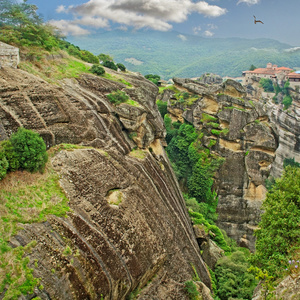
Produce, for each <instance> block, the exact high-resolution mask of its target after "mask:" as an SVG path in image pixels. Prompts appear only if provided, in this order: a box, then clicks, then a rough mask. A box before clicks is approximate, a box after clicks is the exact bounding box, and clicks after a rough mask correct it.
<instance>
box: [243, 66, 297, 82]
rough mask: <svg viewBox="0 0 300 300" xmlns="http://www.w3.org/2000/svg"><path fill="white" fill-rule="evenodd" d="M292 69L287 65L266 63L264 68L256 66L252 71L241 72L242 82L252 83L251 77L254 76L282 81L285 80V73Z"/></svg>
mask: <svg viewBox="0 0 300 300" xmlns="http://www.w3.org/2000/svg"><path fill="white" fill-rule="evenodd" d="M292 71H293V70H292V69H290V68H287V67H278V66H277V65H273V64H272V63H268V64H267V67H266V68H257V69H255V70H253V71H244V72H243V84H244V85H248V84H252V83H253V80H252V77H256V78H259V79H261V78H266V79H271V80H274V81H277V82H278V83H282V82H283V81H286V80H287V75H288V74H289V73H290V72H292Z"/></svg>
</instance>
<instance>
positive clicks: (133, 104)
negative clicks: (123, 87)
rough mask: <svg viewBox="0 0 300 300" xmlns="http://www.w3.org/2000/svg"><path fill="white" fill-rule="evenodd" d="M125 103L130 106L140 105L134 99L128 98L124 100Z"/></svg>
mask: <svg viewBox="0 0 300 300" xmlns="http://www.w3.org/2000/svg"><path fill="white" fill-rule="evenodd" d="M125 103H126V104H128V105H131V106H135V107H141V105H140V104H139V103H138V102H136V101H134V100H132V99H130V98H129V99H128V100H127V101H125Z"/></svg>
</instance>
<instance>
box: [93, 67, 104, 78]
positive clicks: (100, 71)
mask: <svg viewBox="0 0 300 300" xmlns="http://www.w3.org/2000/svg"><path fill="white" fill-rule="evenodd" d="M90 72H91V73H93V74H96V75H99V76H100V75H103V74H104V73H105V70H104V68H103V67H101V66H99V65H93V66H92V67H91V68H90Z"/></svg>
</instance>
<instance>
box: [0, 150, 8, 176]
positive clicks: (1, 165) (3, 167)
mask: <svg viewBox="0 0 300 300" xmlns="http://www.w3.org/2000/svg"><path fill="white" fill-rule="evenodd" d="M7 169H8V161H7V159H6V157H5V155H4V152H2V151H1V152H0V180H2V179H3V178H4V177H5V175H6V173H7Z"/></svg>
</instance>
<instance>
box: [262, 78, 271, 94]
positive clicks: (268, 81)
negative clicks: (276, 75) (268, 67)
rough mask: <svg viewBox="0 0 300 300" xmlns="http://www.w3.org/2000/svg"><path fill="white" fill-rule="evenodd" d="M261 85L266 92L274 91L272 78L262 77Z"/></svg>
mask: <svg viewBox="0 0 300 300" xmlns="http://www.w3.org/2000/svg"><path fill="white" fill-rule="evenodd" d="M259 86H260V87H262V88H263V89H264V91H265V92H274V86H273V81H272V80H271V79H270V78H261V79H260V81H259Z"/></svg>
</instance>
